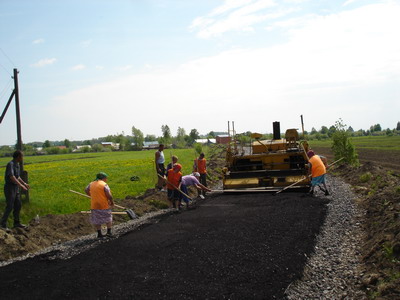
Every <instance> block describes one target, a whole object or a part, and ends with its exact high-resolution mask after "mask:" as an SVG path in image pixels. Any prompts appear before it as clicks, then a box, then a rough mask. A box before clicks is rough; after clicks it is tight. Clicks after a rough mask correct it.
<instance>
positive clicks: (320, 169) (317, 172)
mask: <svg viewBox="0 0 400 300" xmlns="http://www.w3.org/2000/svg"><path fill="white" fill-rule="evenodd" d="M307 156H308V162H309V169H310V171H311V177H312V179H311V189H310V192H309V193H310V194H313V193H314V188H315V187H316V186H318V187H319V188H320V189H321V190H322V191H323V192H324V193H325V195H326V196H328V195H329V191H328V188H327V186H326V183H325V174H326V158H324V157H323V159H321V157H320V156H318V155H316V154H315V153H314V151H312V150H310V151H308V152H307ZM320 184H322V185H323V186H324V188H325V189H323V188H321V186H320Z"/></svg>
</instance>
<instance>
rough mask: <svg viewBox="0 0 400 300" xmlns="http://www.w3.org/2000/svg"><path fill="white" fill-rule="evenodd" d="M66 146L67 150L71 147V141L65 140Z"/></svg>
mask: <svg viewBox="0 0 400 300" xmlns="http://www.w3.org/2000/svg"><path fill="white" fill-rule="evenodd" d="M64 146H65V147H67V148H69V147H71V142H70V141H69V139H65V140H64Z"/></svg>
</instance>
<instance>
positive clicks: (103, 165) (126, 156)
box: [0, 149, 205, 222]
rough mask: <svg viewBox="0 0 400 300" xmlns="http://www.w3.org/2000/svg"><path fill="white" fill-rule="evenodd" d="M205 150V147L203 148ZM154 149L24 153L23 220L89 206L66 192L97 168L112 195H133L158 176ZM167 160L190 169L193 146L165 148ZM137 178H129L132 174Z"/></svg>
mask: <svg viewBox="0 0 400 300" xmlns="http://www.w3.org/2000/svg"><path fill="white" fill-rule="evenodd" d="M204 150H205V149H204ZM154 153H155V151H129V152H105V153H87V154H64V155H45V156H26V157H25V158H24V165H25V170H26V171H28V174H29V184H30V186H31V190H30V202H29V203H24V204H23V209H22V213H21V216H22V219H23V221H24V222H27V221H29V220H30V219H32V218H33V217H34V216H36V214H39V215H45V214H50V213H51V214H65V213H73V212H77V211H80V210H85V209H89V203H90V201H89V199H86V198H84V197H82V196H79V195H74V194H72V193H70V192H69V190H70V189H72V190H76V191H79V192H84V188H85V187H86V185H87V184H89V183H90V182H91V181H92V180H94V178H95V176H96V174H97V173H98V172H106V173H107V174H108V175H109V180H108V184H109V186H110V188H111V191H112V193H113V196H114V198H120V199H122V198H125V196H127V195H131V196H136V195H139V194H142V193H143V192H144V191H145V190H147V189H149V188H152V187H154V185H155V183H156V181H157V176H156V174H155V166H154ZM164 154H165V158H166V161H167V163H168V162H170V156H171V155H177V156H178V157H179V163H181V164H182V166H183V173H184V174H188V173H190V172H191V171H192V166H193V159H194V158H195V152H194V150H193V149H179V150H169V149H166V150H164ZM8 161H10V158H0V184H1V185H3V184H4V172H5V166H6V164H7V162H8ZM134 175H135V176H139V177H140V181H130V178H131V177H132V176H134ZM4 206H5V197H4V193H3V188H1V192H0V213H2V212H3V211H4Z"/></svg>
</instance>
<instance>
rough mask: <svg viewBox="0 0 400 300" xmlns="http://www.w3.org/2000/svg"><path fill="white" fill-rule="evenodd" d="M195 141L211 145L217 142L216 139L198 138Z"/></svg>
mask: <svg viewBox="0 0 400 300" xmlns="http://www.w3.org/2000/svg"><path fill="white" fill-rule="evenodd" d="M194 141H195V143H198V144H202V145H209V144H215V143H216V140H215V139H197V140H194Z"/></svg>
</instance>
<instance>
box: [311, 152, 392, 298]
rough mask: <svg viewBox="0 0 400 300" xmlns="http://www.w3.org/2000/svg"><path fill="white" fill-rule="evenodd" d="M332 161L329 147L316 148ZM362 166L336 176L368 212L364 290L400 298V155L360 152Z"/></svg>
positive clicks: (342, 168) (364, 223)
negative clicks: (355, 195)
mask: <svg viewBox="0 0 400 300" xmlns="http://www.w3.org/2000/svg"><path fill="white" fill-rule="evenodd" d="M314 150H315V151H316V152H317V153H319V154H322V155H325V156H327V157H328V158H331V159H332V158H333V155H332V153H331V151H330V149H328V148H314ZM358 156H359V160H360V163H361V165H360V166H359V167H350V166H346V165H341V166H340V167H338V168H337V169H336V170H335V172H334V174H335V175H337V176H340V177H341V178H343V179H344V180H345V181H346V182H348V183H350V184H351V185H352V186H353V189H354V191H355V192H356V193H357V195H358V196H359V201H358V203H357V204H358V205H359V206H360V207H361V208H362V209H363V210H364V211H365V216H364V218H363V220H362V226H363V229H364V232H365V240H364V243H363V247H362V251H363V253H362V254H363V263H364V265H365V275H364V278H363V284H364V288H365V290H366V292H367V294H368V295H369V296H370V297H371V298H375V297H381V299H400V155H399V152H396V151H378V150H374V149H361V150H358Z"/></svg>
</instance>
